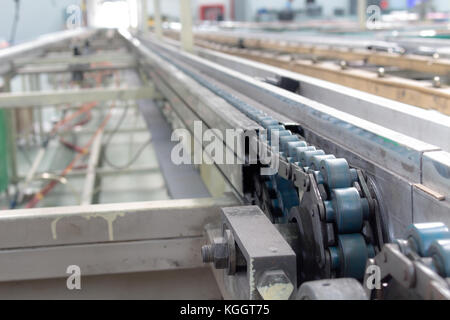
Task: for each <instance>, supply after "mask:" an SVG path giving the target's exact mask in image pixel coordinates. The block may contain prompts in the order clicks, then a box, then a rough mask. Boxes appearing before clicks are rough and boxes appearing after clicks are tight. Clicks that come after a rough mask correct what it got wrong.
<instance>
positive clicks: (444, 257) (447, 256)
mask: <svg viewBox="0 0 450 320" xmlns="http://www.w3.org/2000/svg"><path fill="white" fill-rule="evenodd" d="M427 256H428V257H432V258H433V262H434V264H435V266H436V269H437V271H438V273H439V274H440V275H441V276H443V277H444V278H446V277H450V240H435V241H433V243H432V244H431V245H430V247H429V248H428V251H427Z"/></svg>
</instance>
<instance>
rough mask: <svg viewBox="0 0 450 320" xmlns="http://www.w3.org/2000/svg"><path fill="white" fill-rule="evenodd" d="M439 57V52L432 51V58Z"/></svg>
mask: <svg viewBox="0 0 450 320" xmlns="http://www.w3.org/2000/svg"><path fill="white" fill-rule="evenodd" d="M439 58H440V56H439V53H437V52H435V53H433V59H435V60H437V59H439Z"/></svg>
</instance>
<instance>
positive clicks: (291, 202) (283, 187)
mask: <svg viewBox="0 0 450 320" xmlns="http://www.w3.org/2000/svg"><path fill="white" fill-rule="evenodd" d="M276 183H277V190H278V199H279V202H280V204H281V210H282V211H283V214H284V216H288V214H289V211H290V210H291V208H293V207H297V206H299V199H298V193H297V191H296V190H295V188H294V185H293V184H292V182H291V181H289V180H286V179H283V178H281V177H279V176H277V179H276Z"/></svg>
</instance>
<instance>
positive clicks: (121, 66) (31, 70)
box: [16, 62, 136, 74]
mask: <svg viewBox="0 0 450 320" xmlns="http://www.w3.org/2000/svg"><path fill="white" fill-rule="evenodd" d="M135 67H136V63H134V62H133V63H114V64H109V65H107V66H102V65H87V64H86V65H83V66H82V65H80V66H77V67H76V70H77V71H84V72H95V71H109V70H126V69H134V68H135ZM73 70H74V68H73V67H72V66H70V65H45V66H38V65H33V66H26V67H22V68H19V69H16V74H35V73H38V74H41V73H66V72H72V71H73Z"/></svg>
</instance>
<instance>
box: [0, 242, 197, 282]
mask: <svg viewBox="0 0 450 320" xmlns="http://www.w3.org/2000/svg"><path fill="white" fill-rule="evenodd" d="M203 243H204V239H203V237H201V236H197V237H188V238H181V237H180V238H174V239H162V240H142V241H126V242H114V243H99V244H88V245H70V246H56V247H44V248H34V249H15V250H0V268H1V270H2V272H1V273H0V282H3V281H23V280H32V279H50V278H64V277H67V273H66V271H67V267H68V266H71V265H77V266H79V267H80V269H81V273H82V275H84V276H89V275H105V274H119V273H134V272H146V271H147V272H148V271H162V270H176V269H192V268H202V267H204V265H203V263H202V261H201V256H200V250H199V248H200V247H201V246H202V244H203Z"/></svg>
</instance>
